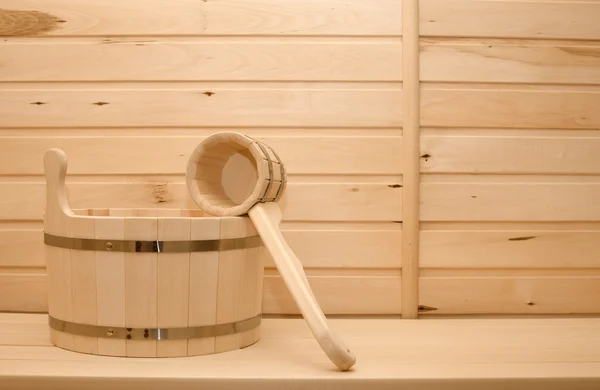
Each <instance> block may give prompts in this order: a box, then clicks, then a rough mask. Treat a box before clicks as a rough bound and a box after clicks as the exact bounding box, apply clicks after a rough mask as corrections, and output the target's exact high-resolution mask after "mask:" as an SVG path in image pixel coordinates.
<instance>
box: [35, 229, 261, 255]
mask: <svg viewBox="0 0 600 390" xmlns="http://www.w3.org/2000/svg"><path fill="white" fill-rule="evenodd" d="M44 244H46V245H49V246H55V247H58V248H65V249H77V250H82V251H104V252H153V253H163V252H164V253H184V252H217V251H218V252H223V251H229V250H234V249H247V248H257V247H259V246H261V245H262V240H261V238H260V236H250V237H242V238H226V239H220V240H192V241H160V240H157V241H141V240H110V239H94V238H76V237H62V236H55V235H52V234H48V233H44Z"/></svg>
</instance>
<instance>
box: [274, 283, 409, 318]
mask: <svg viewBox="0 0 600 390" xmlns="http://www.w3.org/2000/svg"><path fill="white" fill-rule="evenodd" d="M308 281H309V284H310V287H311V289H312V290H313V292H314V294H315V297H316V299H317V301H318V302H319V306H320V307H321V309H322V310H323V312H324V313H325V314H361V315H369V314H400V313H401V278H400V277H399V275H389V276H360V275H357V276H310V275H309V276H308ZM263 289H264V297H263V313H265V314H268V313H279V314H300V311H299V309H298V306H297V305H296V303H295V302H294V300H293V298H292V296H291V294H290V293H289V291H288V290H287V287H286V286H285V283H284V282H283V279H281V277H280V276H278V275H265V278H264V286H263ZM384 296H385V297H386V298H385V299H382V297H384Z"/></svg>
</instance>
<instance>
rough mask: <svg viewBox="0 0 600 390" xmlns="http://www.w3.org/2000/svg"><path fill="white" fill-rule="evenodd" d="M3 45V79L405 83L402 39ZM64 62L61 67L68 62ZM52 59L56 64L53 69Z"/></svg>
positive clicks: (45, 40) (13, 43)
mask: <svg viewBox="0 0 600 390" xmlns="http://www.w3.org/2000/svg"><path fill="white" fill-rule="evenodd" d="M47 41H48V40H47V39H43V40H39V41H38V42H39V43H29V42H28V43H27V44H21V43H19V41H9V42H5V43H3V44H2V45H0V57H3V58H5V60H4V61H3V67H2V74H1V75H0V81H132V80H139V81H154V80H158V81H177V80H186V81H208V80H217V81H218V80H228V81H298V80H306V81H400V80H401V79H402V66H401V65H402V56H401V55H400V53H401V50H402V48H401V45H400V43H399V42H400V41H398V42H379V43H377V42H376V41H365V42H344V41H338V42H319V41H315V42H314V43H296V42H293V43H287V42H264V43H263V42H259V43H253V42H248V43H235V42H231V43H229V42H227V41H225V42H210V43H202V42H194V41H192V42H182V43H180V42H169V41H166V42H165V41H155V40H150V41H146V42H139V41H138V42H136V41H133V42H128V41H125V42H122V43H119V42H118V40H117V41H116V43H113V42H114V41H111V40H106V41H104V40H94V41H87V43H85V42H84V43H73V44H66V43H61V42H56V44H53V43H48V42H47ZM65 61H66V64H65V66H56V65H58V64H60V63H64V62H65ZM52 64H55V65H54V66H53V65H52Z"/></svg>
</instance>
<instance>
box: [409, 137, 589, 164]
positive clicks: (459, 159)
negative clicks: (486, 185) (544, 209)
mask: <svg viewBox="0 0 600 390" xmlns="http://www.w3.org/2000/svg"><path fill="white" fill-rule="evenodd" d="M549 134H550V133H549V132H548V133H545V132H542V131H540V136H538V137H529V136H522V135H519V132H517V133H516V134H515V136H513V135H512V134H509V133H506V135H505V136H489V137H488V136H485V135H484V134H483V132H482V135H481V136H454V135H448V136H424V137H422V138H421V156H425V157H421V171H422V172H427V173H477V174H484V173H502V174H538V173H541V174H545V173H547V174H600V153H599V151H600V137H551V136H544V135H549ZM599 135H600V133H599Z"/></svg>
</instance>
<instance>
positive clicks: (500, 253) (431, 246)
mask: <svg viewBox="0 0 600 390" xmlns="http://www.w3.org/2000/svg"><path fill="white" fill-rule="evenodd" d="M599 242H600V232H598V231H579V230H572V231H570V230H503V229H502V228H501V227H498V228H497V229H494V230H492V231H477V230H474V231H470V230H462V231H457V230H440V231H437V230H433V231H422V232H421V257H420V259H419V265H420V266H421V267H422V268H448V269H453V268H475V269H483V268H490V269H498V268H510V269H519V268H520V269H534V268H535V269H557V268H567V269H569V268H581V269H592V268H600V260H599V259H600V245H599Z"/></svg>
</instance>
